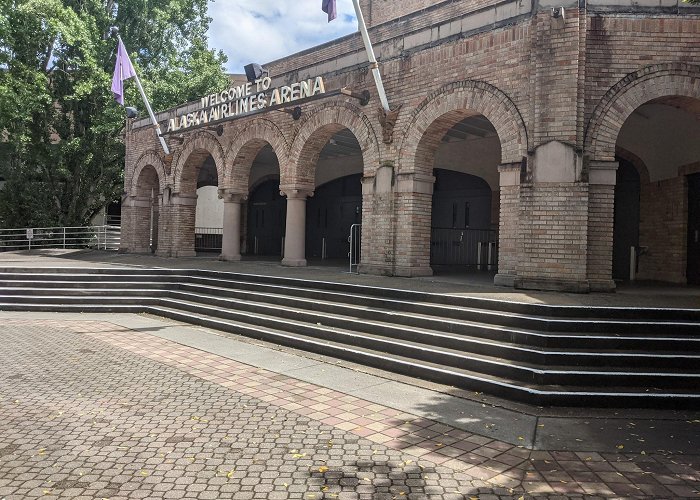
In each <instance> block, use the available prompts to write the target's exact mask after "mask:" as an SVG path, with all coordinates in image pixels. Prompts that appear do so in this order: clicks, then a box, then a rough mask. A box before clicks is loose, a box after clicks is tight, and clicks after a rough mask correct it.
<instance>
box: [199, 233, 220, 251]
mask: <svg viewBox="0 0 700 500" xmlns="http://www.w3.org/2000/svg"><path fill="white" fill-rule="evenodd" d="M223 234H224V230H223V229H222V228H220V227H196V228H195V229H194V250H195V252H221V246H222V242H223Z"/></svg>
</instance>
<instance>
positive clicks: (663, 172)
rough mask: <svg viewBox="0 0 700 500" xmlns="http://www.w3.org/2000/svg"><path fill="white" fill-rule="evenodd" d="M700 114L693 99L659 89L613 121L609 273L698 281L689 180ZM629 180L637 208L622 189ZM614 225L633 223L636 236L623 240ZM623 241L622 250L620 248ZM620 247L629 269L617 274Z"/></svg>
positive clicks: (699, 102) (699, 167) (699, 249)
mask: <svg viewBox="0 0 700 500" xmlns="http://www.w3.org/2000/svg"><path fill="white" fill-rule="evenodd" d="M699 118H700V99H693V98H690V97H687V96H678V95H673V96H663V97H656V98H653V99H650V100H649V101H647V102H646V103H644V104H642V105H641V106H639V107H638V108H636V109H635V110H634V111H633V112H632V113H630V115H629V116H628V118H627V120H625V122H624V124H623V125H622V127H621V128H620V131H619V134H618V137H617V141H616V148H617V151H618V152H624V156H625V157H626V158H623V157H619V156H618V160H619V162H620V167H619V169H618V176H617V181H618V185H617V186H616V188H615V227H616V230H615V233H614V238H615V239H614V246H613V271H614V277H615V278H622V279H630V278H631V279H647V280H660V281H669V282H675V283H685V282H690V283H697V282H698V281H700V280H699V279H698V278H700V277H698V276H697V272H696V270H695V267H694V265H695V263H696V262H697V261H699V260H700V243H698V245H697V246H696V245H695V242H694V231H695V230H696V229H697V230H700V221H699V220H698V218H697V216H696V213H695V211H694V208H693V207H694V203H695V199H696V196H700V195H696V187H695V185H694V182H693V175H694V174H697V173H698V172H700V124H699V123H698V119H699ZM640 174H641V175H640ZM630 177H633V179H632V180H631V181H630V180H629V178H630ZM629 182H637V183H638V186H639V187H638V195H637V196H638V200H639V205H638V206H639V208H638V215H637V214H635V213H634V207H633V206H632V204H633V202H634V200H633V199H632V200H630V199H628V198H629V197H627V196H625V191H626V187H628V186H629ZM620 214H624V216H621V215H620ZM619 226H621V227H625V228H627V230H628V231H634V230H635V228H636V229H637V231H638V239H637V242H636V243H635V242H633V241H626V240H625V236H624V235H623V234H621V232H620V230H619V229H618V227H619ZM621 240H622V241H621ZM623 243H624V244H625V246H626V247H627V248H625V249H624V250H623V249H620V248H619V247H621V246H622V245H623ZM622 251H625V252H626V253H627V254H628V257H627V261H628V262H629V261H631V265H632V268H631V269H630V270H628V271H627V272H623V273H620V272H619V270H616V263H617V262H618V261H619V260H620V258H621V257H620V252H622ZM635 261H636V262H635Z"/></svg>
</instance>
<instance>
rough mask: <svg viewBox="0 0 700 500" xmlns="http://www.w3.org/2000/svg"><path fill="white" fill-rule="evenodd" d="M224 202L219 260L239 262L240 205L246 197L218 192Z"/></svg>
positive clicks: (222, 191) (228, 191)
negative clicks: (222, 232)
mask: <svg viewBox="0 0 700 500" xmlns="http://www.w3.org/2000/svg"><path fill="white" fill-rule="evenodd" d="M219 197H221V198H223V200H224V234H223V237H222V240H221V255H220V256H219V260H226V261H238V260H241V204H242V203H243V201H244V200H245V199H246V195H244V194H240V193H235V192H232V191H230V190H224V189H222V190H220V191H219Z"/></svg>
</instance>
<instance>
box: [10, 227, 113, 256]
mask: <svg viewBox="0 0 700 500" xmlns="http://www.w3.org/2000/svg"><path fill="white" fill-rule="evenodd" d="M120 239H121V227H120V226H81V227H31V228H17V229H0V251H3V252H7V251H12V250H32V249H39V248H95V249H98V250H119V242H120Z"/></svg>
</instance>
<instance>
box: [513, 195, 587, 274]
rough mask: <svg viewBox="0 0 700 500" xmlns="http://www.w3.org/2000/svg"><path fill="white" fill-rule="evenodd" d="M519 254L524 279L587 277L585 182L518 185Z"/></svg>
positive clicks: (519, 268)
mask: <svg viewBox="0 0 700 500" xmlns="http://www.w3.org/2000/svg"><path fill="white" fill-rule="evenodd" d="M520 225H521V228H520V238H519V241H518V243H519V246H520V249H521V251H520V254H519V258H518V264H517V275H518V277H519V278H523V279H525V280H531V281H534V280H552V281H564V282H570V283H576V282H579V283H583V282H585V280H586V263H587V262H586V261H587V258H586V251H587V242H586V240H587V229H588V186H587V185H586V184H579V183H551V184H550V183H541V184H536V185H533V184H524V185H522V186H521V187H520Z"/></svg>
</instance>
